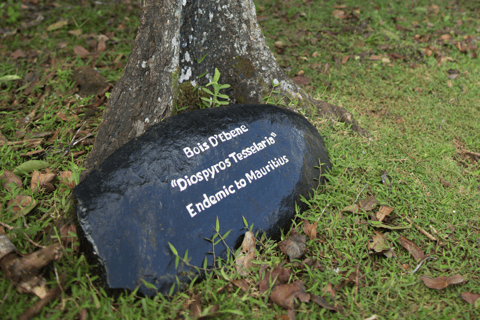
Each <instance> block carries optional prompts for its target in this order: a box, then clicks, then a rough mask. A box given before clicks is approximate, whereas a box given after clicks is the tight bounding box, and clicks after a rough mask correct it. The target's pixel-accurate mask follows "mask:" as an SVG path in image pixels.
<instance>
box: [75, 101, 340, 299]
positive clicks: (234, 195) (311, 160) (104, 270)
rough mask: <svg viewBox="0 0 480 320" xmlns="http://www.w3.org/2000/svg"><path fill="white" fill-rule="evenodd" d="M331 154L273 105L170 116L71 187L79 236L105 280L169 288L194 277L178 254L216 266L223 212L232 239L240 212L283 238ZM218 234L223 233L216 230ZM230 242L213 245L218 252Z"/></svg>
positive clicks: (303, 124) (306, 126)
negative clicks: (214, 239) (214, 240)
mask: <svg viewBox="0 0 480 320" xmlns="http://www.w3.org/2000/svg"><path fill="white" fill-rule="evenodd" d="M320 162H321V163H323V166H322V172H324V171H325V170H326V169H328V168H329V167H330V166H331V165H330V161H329V159H328V154H327V150H326V148H325V145H324V143H323V140H322V137H321V136H320V134H319V133H318V131H317V129H315V127H314V126H312V125H311V124H310V123H309V122H308V121H307V120H306V119H305V118H304V117H303V116H301V115H299V114H297V113H294V112H291V111H289V110H287V109H284V108H279V107H276V106H272V105H233V106H227V107H221V108H214V109H204V110H197V111H193V112H189V113H183V114H180V115H176V116H173V117H170V118H168V119H166V120H164V121H162V122H160V123H158V124H156V125H154V126H152V127H151V128H149V129H148V130H147V131H146V132H145V133H144V134H143V135H141V136H139V137H138V138H135V139H133V140H131V141H129V142H128V143H127V144H125V145H124V146H122V147H121V148H120V149H118V150H117V151H116V152H114V153H113V154H112V155H111V156H110V157H109V158H108V159H107V160H106V161H105V162H104V163H102V164H101V165H100V167H99V168H98V170H94V171H92V172H91V173H90V174H89V175H88V176H87V177H86V178H85V179H84V180H83V181H82V182H81V183H80V184H79V185H78V186H77V187H76V188H75V189H74V191H73V193H74V195H75V197H76V198H77V200H78V206H77V215H78V221H79V225H80V227H81V229H82V230H80V233H79V234H80V236H81V239H83V240H82V243H83V247H84V249H83V250H85V251H86V254H87V255H86V256H87V258H88V260H89V262H90V263H95V264H97V265H98V269H99V270H98V271H100V279H101V281H102V282H103V285H104V286H105V288H107V289H110V290H112V289H113V290H114V291H115V289H122V290H123V289H130V290H133V289H135V288H136V287H137V286H140V289H139V292H141V293H143V294H146V295H149V296H152V295H154V294H156V292H155V291H154V290H152V289H148V288H147V287H146V286H145V285H143V284H142V282H141V280H140V279H143V280H145V281H147V282H149V283H151V284H153V285H155V286H156V288H157V289H158V291H160V292H161V293H163V294H166V293H168V291H169V289H170V288H171V287H172V285H173V284H176V280H175V278H176V277H178V279H179V281H180V283H181V285H180V288H178V286H177V288H176V289H180V290H181V289H183V287H184V286H185V285H187V284H188V283H189V281H190V277H191V278H193V277H194V276H195V275H196V272H195V269H194V268H192V267H190V266H187V265H185V264H183V263H182V262H180V264H179V266H178V268H177V269H176V268H175V255H174V254H173V252H172V251H171V249H170V247H169V244H168V243H171V244H172V245H173V246H174V247H175V248H176V250H177V251H178V254H179V255H180V256H181V257H183V256H184V254H185V252H186V250H187V249H188V257H189V258H188V259H189V264H190V265H194V266H198V267H202V266H203V262H204V259H205V258H207V264H208V266H209V267H212V266H213V257H212V255H211V254H209V252H211V251H212V244H211V243H210V242H208V241H206V240H205V238H209V239H211V238H212V236H213V235H214V234H215V224H216V219H217V217H218V220H219V224H220V234H222V235H223V234H224V233H225V232H227V231H229V230H231V232H230V234H229V235H228V237H227V238H226V239H225V243H226V244H227V245H228V246H229V247H230V248H231V249H234V248H237V247H238V246H239V245H240V244H241V241H242V236H243V235H244V234H245V232H246V230H245V228H244V222H243V220H242V217H245V219H246V220H247V222H248V223H249V224H252V223H253V224H254V232H256V231H257V230H260V231H262V232H265V233H266V235H267V236H268V237H274V238H275V237H278V236H279V235H280V229H282V228H285V227H288V226H289V225H290V223H291V219H292V218H293V217H294V215H295V202H297V204H298V205H299V206H300V207H302V208H304V205H303V204H302V202H301V200H300V195H302V196H304V197H306V198H307V199H308V198H309V193H312V189H316V188H317V186H318V184H319V182H321V183H323V180H324V178H323V177H320V176H321V175H320V170H319V169H318V167H319V163H320ZM217 239H218V237H217ZM222 255H223V256H225V255H226V247H225V245H224V243H222V242H220V243H219V244H217V245H216V246H215V256H216V257H218V256H222Z"/></svg>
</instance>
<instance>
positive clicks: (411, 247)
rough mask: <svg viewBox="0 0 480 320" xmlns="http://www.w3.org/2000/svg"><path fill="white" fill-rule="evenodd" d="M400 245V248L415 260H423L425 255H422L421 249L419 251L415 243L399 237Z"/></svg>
mask: <svg viewBox="0 0 480 320" xmlns="http://www.w3.org/2000/svg"><path fill="white" fill-rule="evenodd" d="M399 239H400V244H401V245H402V247H404V248H405V249H407V251H408V252H410V254H411V255H412V256H413V258H415V260H417V261H418V260H421V259H423V258H425V254H424V253H423V251H422V249H420V248H419V247H418V246H417V245H416V244H415V243H413V242H412V241H410V240H408V239H407V238H405V237H403V236H400V238H399Z"/></svg>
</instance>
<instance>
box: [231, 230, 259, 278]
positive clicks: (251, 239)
mask: <svg viewBox="0 0 480 320" xmlns="http://www.w3.org/2000/svg"><path fill="white" fill-rule="evenodd" d="M253 259H255V235H254V234H253V232H252V231H247V232H246V233H245V238H244V239H243V242H242V253H241V254H240V255H239V256H238V257H237V258H236V259H235V264H236V266H235V267H236V269H237V271H238V273H239V274H240V275H241V276H246V275H247V274H248V268H249V267H250V265H251V260H253Z"/></svg>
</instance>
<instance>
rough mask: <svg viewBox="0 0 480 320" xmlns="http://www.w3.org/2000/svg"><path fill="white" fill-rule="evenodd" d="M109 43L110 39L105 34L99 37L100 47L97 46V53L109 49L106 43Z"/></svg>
mask: <svg viewBox="0 0 480 320" xmlns="http://www.w3.org/2000/svg"><path fill="white" fill-rule="evenodd" d="M107 41H108V37H107V36H106V35H104V34H101V35H99V36H98V45H97V52H103V51H105V49H107V44H106V42H107Z"/></svg>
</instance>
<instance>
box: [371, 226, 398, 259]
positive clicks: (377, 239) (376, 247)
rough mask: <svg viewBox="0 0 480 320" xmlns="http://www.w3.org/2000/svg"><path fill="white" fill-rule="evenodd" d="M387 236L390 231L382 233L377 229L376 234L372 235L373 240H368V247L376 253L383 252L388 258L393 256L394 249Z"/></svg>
mask: <svg viewBox="0 0 480 320" xmlns="http://www.w3.org/2000/svg"><path fill="white" fill-rule="evenodd" d="M387 236H388V233H385V234H382V233H381V232H379V231H375V235H373V236H372V238H373V242H370V241H368V249H369V250H372V251H374V252H376V253H383V254H384V255H385V256H386V257H388V258H391V257H393V256H394V254H393V249H392V248H391V246H390V244H389V243H388V240H387Z"/></svg>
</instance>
